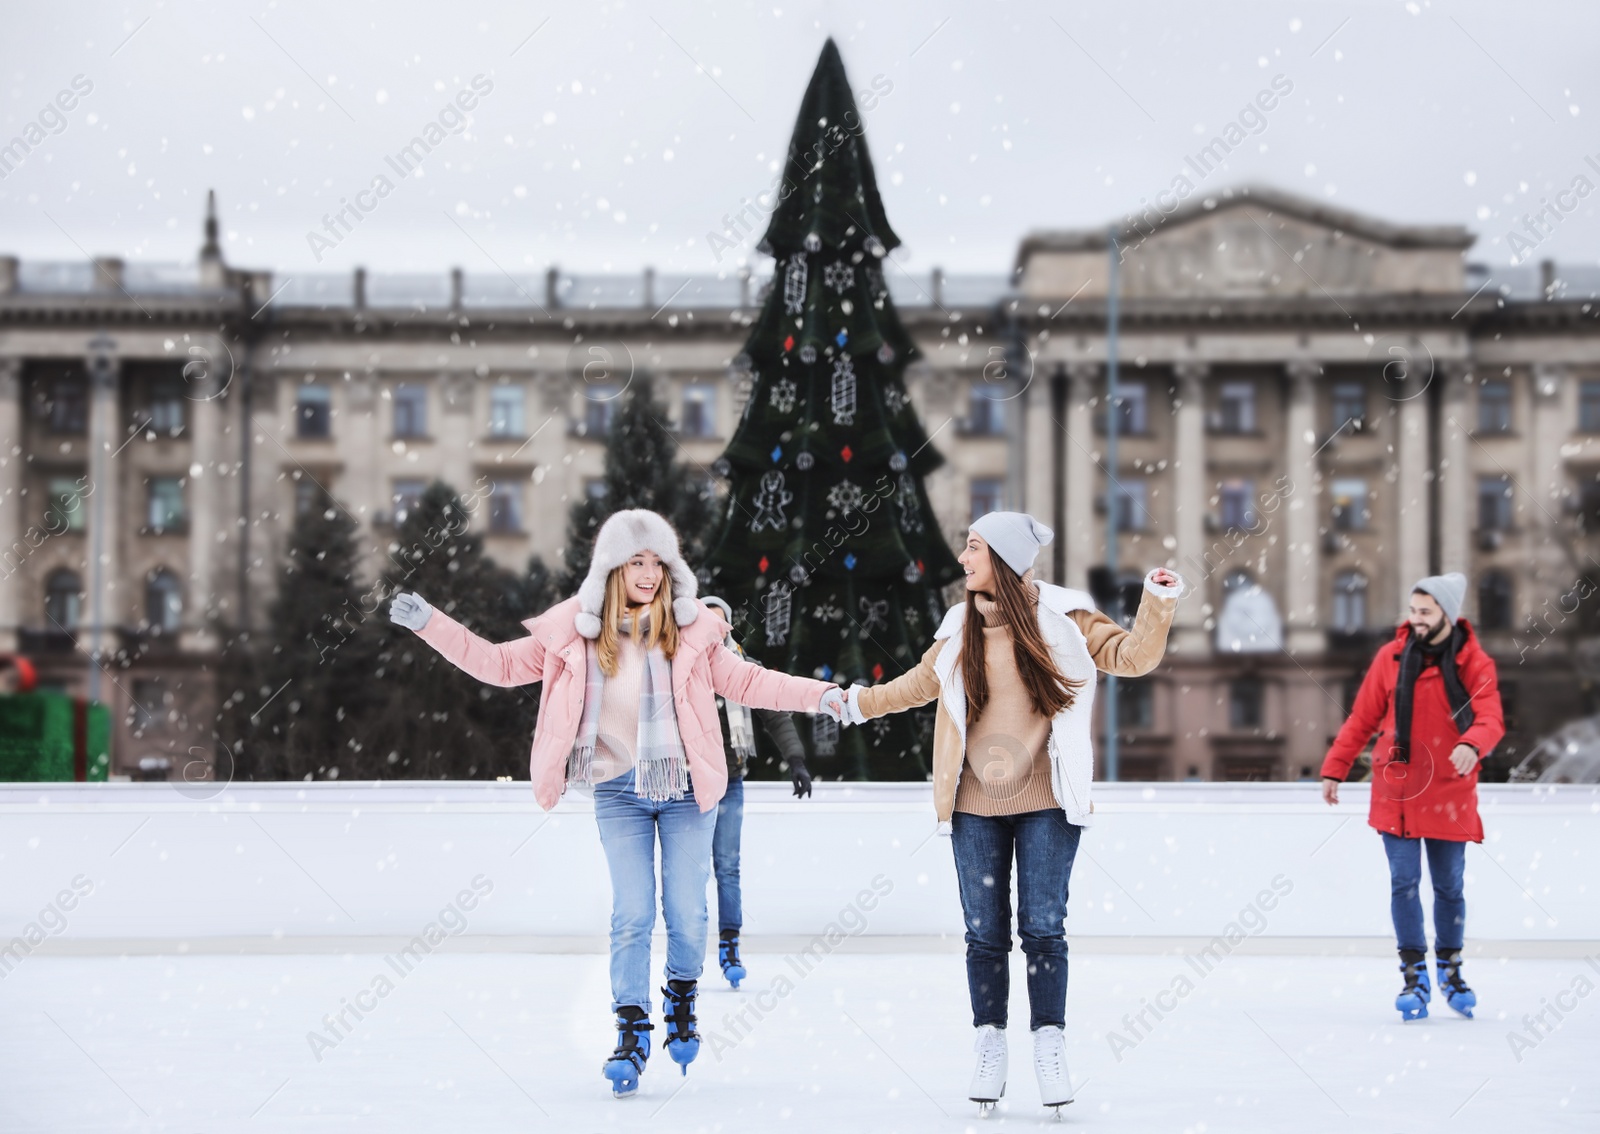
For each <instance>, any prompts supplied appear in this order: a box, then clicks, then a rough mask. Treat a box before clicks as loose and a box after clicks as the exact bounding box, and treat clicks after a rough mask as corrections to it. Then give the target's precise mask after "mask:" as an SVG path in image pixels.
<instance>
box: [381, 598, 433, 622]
mask: <svg viewBox="0 0 1600 1134" xmlns="http://www.w3.org/2000/svg"><path fill="white" fill-rule="evenodd" d="M432 617H433V607H431V606H429V605H428V603H427V600H426V599H424V598H423V597H422V596H421V595H419V594H417V593H416V592H415V591H410V592H407V593H406V594H403V595H396V596H395V597H394V602H392V603H390V604H389V621H390V622H393V623H395V624H396V625H398V626H404V627H406V628H407V629H408V630H421V629H422V628H423V627H424V626H426V625H427V624H428V619H430V618H432Z"/></svg>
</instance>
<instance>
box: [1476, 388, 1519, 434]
mask: <svg viewBox="0 0 1600 1134" xmlns="http://www.w3.org/2000/svg"><path fill="white" fill-rule="evenodd" d="M1478 432H1479V433H1510V432H1511V383H1509V382H1501V381H1498V380H1496V381H1490V382H1485V383H1484V384H1483V385H1481V386H1479V387H1478Z"/></svg>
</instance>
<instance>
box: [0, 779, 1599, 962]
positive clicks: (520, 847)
mask: <svg viewBox="0 0 1600 1134" xmlns="http://www.w3.org/2000/svg"><path fill="white" fill-rule="evenodd" d="M1094 790H1095V804H1096V810H1095V822H1094V824H1093V825H1092V826H1091V827H1089V828H1088V829H1087V830H1086V831H1085V833H1084V837H1083V841H1082V844H1081V847H1080V850H1079V854H1078V860H1077V865H1076V868H1075V870H1074V872H1073V878H1072V895H1071V902H1070V907H1069V910H1070V913H1069V918H1068V924H1067V927H1068V932H1069V934H1070V935H1071V936H1072V938H1073V939H1074V941H1076V942H1079V943H1081V944H1085V945H1088V946H1089V947H1093V943H1094V940H1095V939H1096V938H1102V939H1106V940H1107V941H1108V942H1109V941H1111V940H1117V941H1121V942H1123V943H1124V944H1125V945H1128V946H1130V947H1132V948H1136V949H1137V948H1141V945H1140V943H1141V942H1144V945H1143V947H1144V948H1158V947H1160V943H1161V942H1163V941H1167V942H1171V941H1175V940H1177V939H1186V940H1205V939H1210V938H1212V937H1214V936H1216V935H1219V934H1224V935H1225V934H1227V933H1229V932H1232V933H1234V934H1235V935H1238V934H1242V935H1243V936H1245V937H1247V938H1250V939H1254V940H1252V941H1251V942H1248V943H1247V946H1248V947H1254V948H1256V949H1259V948H1261V947H1267V948H1269V949H1270V948H1271V947H1272V943H1273V942H1278V945H1279V947H1281V948H1283V949H1286V950H1288V951H1297V950H1296V949H1295V946H1294V942H1295V941H1296V940H1297V939H1298V940H1302V941H1304V940H1305V939H1339V940H1343V941H1344V942H1346V947H1348V943H1349V942H1352V941H1355V942H1358V943H1360V942H1365V944H1366V947H1370V948H1371V949H1384V950H1386V949H1388V948H1392V944H1388V943H1389V942H1392V938H1391V936H1390V933H1391V930H1390V925H1389V908H1388V873H1387V868H1386V866H1385V861H1384V855H1383V849H1382V846H1381V844H1380V841H1379V839H1378V836H1377V834H1376V833H1375V832H1373V831H1372V830H1371V829H1370V828H1369V827H1368V826H1367V825H1366V815H1367V789H1366V787H1365V786H1364V785H1359V784H1352V785H1345V786H1344V787H1343V788H1342V798H1343V802H1342V803H1341V804H1340V805H1339V807H1337V808H1333V809H1330V808H1328V807H1327V806H1325V805H1324V804H1323V803H1322V802H1321V801H1320V799H1319V798H1318V795H1317V790H1318V789H1317V785H1316V784H1314V783H1305V784H1151V785H1141V784H1097V785H1095V789H1094ZM746 793H747V794H746V805H745V826H744V856H743V860H744V861H743V875H744V877H743V882H744V923H745V932H746V934H747V935H749V936H750V937H751V938H752V939H753V940H756V941H759V940H760V939H762V938H778V937H800V938H809V937H811V936H812V935H815V934H818V933H829V932H832V933H834V934H835V935H839V934H843V935H845V936H848V937H850V938H852V939H853V940H852V941H851V942H850V943H849V947H853V948H871V947H874V946H873V945H872V942H873V941H874V940H878V947H892V946H893V944H894V941H893V939H899V940H900V941H901V943H903V944H910V942H909V941H907V940H906V939H907V938H922V939H934V940H936V941H940V942H942V944H941V947H950V948H957V947H959V941H960V935H961V932H962V926H961V918H960V906H959V903H958V900H957V895H956V884H955V876H954V867H953V863H952V860H951V853H950V843H949V840H948V839H947V838H943V837H941V836H939V835H937V834H935V829H934V819H933V810H932V797H931V791H930V789H929V787H928V786H927V785H925V784H868V785H861V784H856V785H844V784H823V783H819V784H817V785H816V796H815V798H812V799H808V800H795V799H793V798H792V797H791V796H790V793H789V788H788V785H787V784H779V783H749V784H747V785H746ZM1480 807H1481V809H1482V813H1483V818H1484V826H1485V829H1486V831H1487V840H1486V842H1485V843H1484V844H1483V845H1482V846H1469V847H1468V857H1467V871H1466V876H1467V902H1468V913H1467V916H1468V926H1467V936H1468V939H1469V944H1470V943H1471V942H1473V941H1486V940H1488V941H1497V942H1507V943H1512V944H1514V945H1515V944H1517V943H1521V945H1520V946H1519V950H1520V951H1523V952H1526V951H1527V950H1529V949H1531V950H1533V951H1534V952H1535V953H1537V952H1538V951H1539V949H1540V946H1541V943H1543V945H1544V946H1546V947H1549V948H1553V949H1555V950H1557V951H1558V952H1571V951H1572V950H1574V949H1577V948H1579V947H1580V946H1582V947H1583V949H1585V950H1586V949H1587V946H1586V945H1584V944H1583V943H1589V944H1593V945H1595V947H1596V948H1600V900H1596V899H1597V894H1596V882H1597V879H1596V872H1597V868H1600V788H1595V787H1590V786H1563V787H1544V786H1531V785H1485V786H1483V787H1482V788H1480ZM592 810H593V809H592V806H591V804H590V802H589V801H588V800H587V799H586V798H584V797H582V796H580V795H577V794H575V793H569V795H568V796H567V797H566V798H565V799H564V800H563V801H562V803H561V805H560V806H559V807H557V808H556V810H555V811H553V812H551V813H549V814H546V813H544V812H542V811H541V810H540V809H539V807H538V805H537V804H536V803H535V802H534V800H533V797H532V795H531V793H530V791H529V789H528V785H527V784H526V783H525V782H518V783H467V782H416V781H387V782H380V783H328V782H318V783H272V784H232V785H226V786H220V785H215V784H196V785H171V784H133V783H113V784H4V785H0V874H3V877H4V878H5V885H4V887H0V949H3V948H4V947H5V946H6V942H8V941H11V940H12V939H13V938H19V937H20V938H22V939H23V940H24V941H26V940H27V939H28V938H29V937H30V936H32V937H34V938H39V937H41V936H42V938H43V939H42V940H39V941H38V942H37V943H36V945H35V946H34V949H35V950H36V951H39V952H43V953H73V952H97V951H108V950H109V951H116V950H118V949H128V950H130V951H140V944H141V943H144V944H145V945H146V946H147V947H148V948H149V949H155V950H158V951H162V950H170V951H178V952H183V951H188V950H190V949H195V950H201V951H205V950H207V949H211V950H215V949H216V948H218V947H221V948H224V950H231V949H233V948H239V949H247V950H248V949H269V950H271V949H282V950H284V951H294V950H296V949H297V948H305V949H315V950H318V951H323V950H328V949H335V948H336V949H346V948H359V947H360V946H359V944H358V945H355V946H352V945H351V944H350V941H351V939H370V940H373V941H376V939H380V938H384V939H394V940H405V939H409V938H411V937H413V936H414V935H418V934H426V933H429V932H432V933H433V934H435V935H438V934H439V933H441V932H443V933H444V934H445V935H447V936H451V937H459V938H460V939H461V940H459V941H458V942H456V943H455V944H457V945H460V946H467V945H468V942H469V941H475V942H477V943H478V945H477V947H479V948H494V947H496V946H495V945H494V942H495V941H500V942H502V947H505V948H524V947H525V948H541V947H542V948H549V949H559V948H561V947H562V946H561V944H560V943H561V942H562V941H568V942H570V943H571V947H572V948H582V949H590V948H598V947H601V943H602V942H603V939H604V934H605V932H606V929H607V924H608V919H609V911H610V887H609V882H608V879H607V875H606V869H605V861H604V858H603V856H602V853H601V850H600V844H599V839H598V836H597V834H596V831H595V823H594V817H593V814H592ZM714 900H715V899H714V897H713V906H712V909H713V918H714V917H715V914H714V910H715V906H714ZM1424 901H1425V903H1426V904H1427V905H1428V906H1430V907H1431V896H1430V895H1428V894H1427V893H1426V890H1425V891H1424ZM1430 916H1431V915H1430ZM713 924H714V922H713ZM430 925H434V926H439V927H440V928H436V929H433V930H429V928H428V927H429V926H430ZM541 942H542V943H543V944H542V945H541V944H540V943H541ZM224 943H226V944H224ZM519 943H520V944H519ZM1307 944H1309V942H1307ZM385 947H386V946H385ZM3 960H4V958H3V957H0V961H3Z"/></svg>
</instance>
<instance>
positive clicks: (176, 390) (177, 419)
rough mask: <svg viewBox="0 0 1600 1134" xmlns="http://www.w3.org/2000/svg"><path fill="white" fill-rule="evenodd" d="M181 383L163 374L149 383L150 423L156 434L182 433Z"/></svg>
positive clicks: (170, 434) (174, 377) (179, 380)
mask: <svg viewBox="0 0 1600 1134" xmlns="http://www.w3.org/2000/svg"><path fill="white" fill-rule="evenodd" d="M183 401H184V399H183V382H182V380H181V379H179V378H177V377H176V376H174V375H170V374H165V375H161V376H160V377H157V378H153V379H151V381H150V423H149V425H148V426H147V427H146V428H148V429H151V430H154V431H155V432H156V433H165V434H167V435H168V436H177V435H178V434H179V433H182V432H183V424H184V422H183Z"/></svg>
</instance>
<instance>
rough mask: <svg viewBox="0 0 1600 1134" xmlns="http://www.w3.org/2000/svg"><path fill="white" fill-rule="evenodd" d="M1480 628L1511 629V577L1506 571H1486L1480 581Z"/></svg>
mask: <svg viewBox="0 0 1600 1134" xmlns="http://www.w3.org/2000/svg"><path fill="white" fill-rule="evenodd" d="M1478 626H1479V627H1480V628H1481V629H1484V630H1509V629H1511V577H1510V576H1509V575H1507V574H1506V573H1505V572H1504V571H1485V572H1484V573H1483V575H1482V576H1481V577H1480V578H1479V580H1478Z"/></svg>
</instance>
